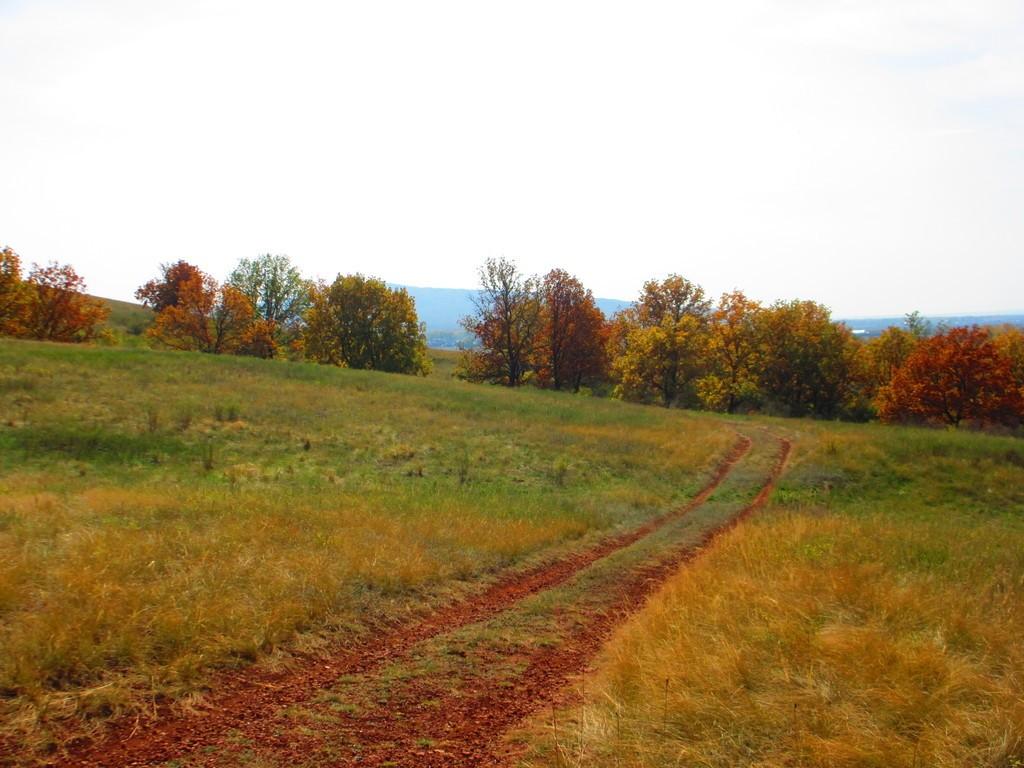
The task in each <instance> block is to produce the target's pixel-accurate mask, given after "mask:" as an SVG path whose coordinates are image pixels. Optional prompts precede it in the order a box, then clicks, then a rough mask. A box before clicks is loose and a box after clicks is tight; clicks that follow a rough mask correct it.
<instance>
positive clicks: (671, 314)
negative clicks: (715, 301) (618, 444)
mask: <svg viewBox="0 0 1024 768" xmlns="http://www.w3.org/2000/svg"><path fill="white" fill-rule="evenodd" d="M710 307H711V302H710V301H708V300H707V299H706V298H705V296H704V289H703V288H701V287H700V286H699V285H696V284H695V283H691V282H690V281H689V280H687V279H686V278H684V277H681V276H679V275H669V276H668V277H667V278H665V279H664V280H662V281H660V282H658V281H656V280H651V281H648V282H647V283H645V284H644V287H643V290H642V291H641V294H640V298H639V299H638V300H637V301H636V302H635V303H634V304H633V305H632V306H630V307H628V308H626V309H624V310H622V311H621V312H619V313H618V314H617V315H616V317H615V320H614V323H613V329H612V334H611V335H612V340H611V345H612V350H613V362H612V370H613V373H614V375H615V377H616V379H617V381H618V386H617V388H616V391H617V393H618V394H619V395H620V396H621V397H624V398H626V399H630V400H640V401H650V400H658V401H660V402H661V404H662V405H664V406H666V407H668V406H670V405H674V404H676V403H678V402H680V401H681V400H682V399H684V398H685V397H686V395H687V394H688V390H689V388H690V386H691V385H692V383H693V381H694V380H695V379H696V378H697V377H698V376H699V375H700V374H701V373H702V371H703V363H704V354H705V347H706V343H707V326H708V322H709V313H710Z"/></svg>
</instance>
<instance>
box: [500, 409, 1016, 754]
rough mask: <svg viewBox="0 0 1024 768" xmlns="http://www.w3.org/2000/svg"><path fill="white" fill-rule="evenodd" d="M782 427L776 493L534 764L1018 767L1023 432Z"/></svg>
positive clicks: (704, 563)
mask: <svg viewBox="0 0 1024 768" xmlns="http://www.w3.org/2000/svg"><path fill="white" fill-rule="evenodd" d="M764 423H768V422H764ZM773 429H776V430H779V431H784V432H790V433H792V434H793V435H794V437H795V438H796V440H797V444H798V446H799V450H798V451H797V454H796V458H795V460H794V463H793V465H792V466H791V470H790V472H789V473H788V475H787V476H786V477H785V478H784V480H783V483H782V485H781V487H780V488H779V490H778V491H777V493H776V497H775V499H776V501H775V503H774V505H773V506H772V507H771V508H770V509H769V510H768V511H766V512H764V513H762V514H761V515H759V516H756V517H755V518H753V519H752V520H751V521H749V522H748V523H746V524H744V525H743V526H740V527H739V528H737V529H735V530H733V531H732V532H730V533H729V534H728V535H727V536H725V537H723V538H721V539H720V540H719V541H718V542H717V543H716V546H715V547H714V548H713V549H712V550H710V551H709V552H707V553H706V554H705V556H704V557H702V558H701V559H699V560H698V561H696V562H695V563H693V564H692V565H691V566H690V567H688V568H685V569H683V570H681V571H680V572H679V573H678V574H677V575H676V576H675V577H674V578H673V579H671V580H670V581H669V582H668V583H667V584H666V586H665V587H664V588H663V589H662V590H661V591H660V592H659V593H658V594H657V595H656V596H655V597H654V598H653V599H652V600H651V601H650V602H649V603H648V604H647V605H646V606H645V608H644V610H643V611H641V612H640V613H639V614H637V615H636V616H635V617H634V618H633V619H632V620H631V621H629V622H628V623H626V624H625V625H624V626H622V627H621V628H620V629H619V631H618V632H617V633H616V635H615V636H614V637H613V638H612V640H611V641H610V643H609V644H608V645H607V646H606V648H605V649H604V651H603V653H602V654H601V657H600V659H599V660H598V662H597V664H596V671H595V672H594V674H593V675H591V676H589V677H588V678H587V679H586V680H585V681H584V684H583V690H584V691H585V695H584V697H583V701H582V702H574V703H573V704H572V705H571V706H569V707H566V708H565V710H564V711H562V712H561V713H559V715H558V717H557V719H555V722H556V723H558V724H559V725H558V726H557V727H554V728H553V727H552V716H551V715H550V714H548V715H547V717H546V719H543V720H538V721H536V722H533V723H532V724H531V725H530V726H529V727H528V728H527V729H525V731H524V732H522V733H521V734H520V738H525V739H527V740H528V741H529V742H530V743H531V744H532V751H531V752H530V754H529V756H528V758H527V759H526V760H525V761H524V765H528V766H582V765H586V766H691V765H700V766H722V768H725V766H739V765H745V766H781V765H801V766H821V767H822V768H825V767H826V766H828V767H829V768H833V767H837V766H879V768H881V766H886V768H892V767H895V766H905V767H906V768H916V767H917V766H943V767H947V766H948V767H950V768H952V766H967V765H970V766H990V767H991V768H1012V767H1016V766H1020V765H1022V764H1024V643H1022V640H1021V638H1022V637H1024V445H1022V444H1021V442H1020V440H1013V439H1008V438H1001V437H992V436H986V435H982V434H965V433H962V432H943V431H925V430H917V429H904V428H883V427H878V426H872V425H865V426H852V425H840V424H824V423H814V422H799V423H794V422H785V423H782V422H776V423H775V424H774V425H773Z"/></svg>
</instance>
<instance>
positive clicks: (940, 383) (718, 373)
mask: <svg viewBox="0 0 1024 768" xmlns="http://www.w3.org/2000/svg"><path fill="white" fill-rule="evenodd" d="M480 284H481V289H480V293H479V295H478V298H477V300H476V306H475V312H474V313H473V314H472V315H471V316H469V317H467V318H465V319H464V321H463V326H464V327H465V329H466V330H467V331H469V332H470V333H472V334H473V336H474V337H475V339H476V342H477V344H476V346H475V347H474V348H473V349H470V350H467V351H466V352H465V353H464V355H463V359H462V361H461V363H460V367H459V375H460V376H462V377H463V378H466V379H469V380H471V381H480V382H490V383H494V384H503V385H506V386H512V387H515V386H520V385H524V384H533V385H536V386H539V387H549V388H552V389H566V388H568V389H572V390H574V391H579V390H581V389H582V388H587V389H588V390H590V391H593V392H598V393H607V394H610V395H612V396H614V397H619V398H622V399H625V400H630V401H634V402H643V403H657V404H660V405H663V406H666V407H672V406H679V407H687V408H699V409H705V410H712V411H722V412H726V413H737V412H745V413H749V412H760V413H768V414H777V415H787V416H814V417H820V418H829V419H834V418H843V419H850V420H860V421H863V420H868V419H871V418H875V417H877V418H879V419H881V420H882V421H885V422H901V423H941V424H947V425H949V426H953V427H958V426H960V425H961V424H963V423H973V424H978V425H982V426H988V425H1006V426H1011V427H1014V426H1018V425H1019V424H1020V423H1021V422H1022V421H1024V333H1022V332H1021V330H1020V329H1019V328H1016V327H1004V328H998V329H991V328H979V327H971V328H963V327H955V328H946V327H939V328H937V329H932V328H931V327H930V326H929V325H928V324H927V323H926V322H925V321H923V320H922V318H921V317H920V315H918V314H917V313H912V314H911V315H908V316H907V323H906V325H907V327H906V328H899V327H891V328H889V329H887V330H886V331H885V332H884V333H882V334H881V335H880V336H879V337H877V338H874V339H871V340H869V341H867V342H862V341H860V340H859V339H858V338H857V337H856V336H855V335H854V333H853V332H852V331H851V330H850V329H849V328H848V327H847V326H846V325H844V324H843V323H839V322H835V321H833V320H832V317H831V313H830V311H829V310H828V308H827V307H825V306H823V305H822V304H819V303H817V302H814V301H800V300H793V301H777V302H775V303H773V304H769V305H764V304H761V303H760V302H757V301H755V300H753V299H751V298H749V297H747V296H746V295H745V294H744V293H743V292H742V291H732V292H729V293H725V294H723V295H722V296H721V297H719V299H718V300H717V301H712V300H711V299H710V298H709V297H708V296H707V295H706V294H705V292H704V289H703V288H702V287H701V286H699V285H697V284H695V283H693V282H691V281H689V280H687V279H686V278H684V277H682V276H680V275H669V276H668V277H666V278H665V279H663V280H651V281H648V282H647V283H645V284H644V286H643V289H642V290H641V292H640V295H639V296H638V297H637V299H636V300H635V301H634V302H633V303H632V304H631V305H630V306H629V307H628V308H626V309H624V310H622V311H620V312H618V313H617V314H616V315H615V316H613V317H612V318H607V319H606V318H605V317H604V315H603V314H602V313H601V312H600V310H599V309H598V308H597V304H596V302H595V300H594V297H593V294H592V293H591V291H589V290H587V289H585V288H584V286H583V285H582V284H581V283H580V281H579V280H578V279H577V278H575V277H573V276H571V275H569V274H568V273H567V272H565V271H564V270H560V269H554V270H552V271H550V272H548V273H547V274H546V275H544V276H543V277H538V276H529V275H525V274H523V273H522V272H520V271H519V269H518V268H517V266H516V265H515V264H514V263H513V262H511V261H509V260H507V259H491V260H488V261H487V262H486V263H485V264H484V265H483V267H482V268H481V269H480Z"/></svg>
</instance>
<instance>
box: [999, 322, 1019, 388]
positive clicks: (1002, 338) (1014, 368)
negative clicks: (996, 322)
mask: <svg viewBox="0 0 1024 768" xmlns="http://www.w3.org/2000/svg"><path fill="white" fill-rule="evenodd" d="M993 341H994V342H995V344H996V347H997V348H998V349H999V352H1000V354H1002V356H1003V357H1005V358H1006V359H1007V361H1008V362H1009V363H1010V374H1011V375H1012V376H1013V380H1014V381H1015V382H1016V384H1017V387H1018V388H1019V389H1020V390H1021V393H1022V395H1024V331H1022V330H1021V329H1020V328H1018V327H1017V326H1015V325H1008V326H1005V327H1003V328H999V329H997V330H996V335H995V338H994V339H993Z"/></svg>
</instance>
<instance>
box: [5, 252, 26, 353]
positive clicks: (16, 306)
mask: <svg viewBox="0 0 1024 768" xmlns="http://www.w3.org/2000/svg"><path fill="white" fill-rule="evenodd" d="M28 302H29V292H28V286H26V285H25V281H24V280H23V279H22V275H21V259H20V257H19V256H18V254H17V253H15V252H14V250H13V249H12V248H9V247H8V248H4V249H3V250H0V334H2V335H5V336H18V335H20V334H22V333H23V332H24V330H25V314H26V312H27V311H28Z"/></svg>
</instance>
